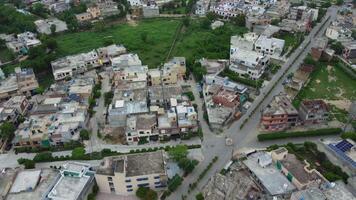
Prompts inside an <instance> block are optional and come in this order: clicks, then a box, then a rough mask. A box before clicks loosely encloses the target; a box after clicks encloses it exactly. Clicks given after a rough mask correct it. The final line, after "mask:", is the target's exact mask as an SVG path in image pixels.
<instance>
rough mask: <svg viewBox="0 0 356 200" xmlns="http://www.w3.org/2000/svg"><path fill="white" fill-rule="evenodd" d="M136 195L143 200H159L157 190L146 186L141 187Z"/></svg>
mask: <svg viewBox="0 0 356 200" xmlns="http://www.w3.org/2000/svg"><path fill="white" fill-rule="evenodd" d="M136 196H137V197H138V198H140V199H142V200H157V198H158V197H157V196H158V195H157V192H156V191H154V190H152V189H150V188H146V187H139V188H138V189H137V191H136Z"/></svg>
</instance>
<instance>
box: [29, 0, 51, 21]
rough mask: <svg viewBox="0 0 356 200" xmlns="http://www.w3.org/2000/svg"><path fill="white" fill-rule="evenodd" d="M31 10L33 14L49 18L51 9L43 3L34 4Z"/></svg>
mask: <svg viewBox="0 0 356 200" xmlns="http://www.w3.org/2000/svg"><path fill="white" fill-rule="evenodd" d="M30 11H31V12H32V13H33V14H35V15H38V16H40V17H43V18H47V16H48V14H49V10H48V9H47V8H46V7H45V6H44V4H42V3H36V4H33V5H32V7H31V9H30Z"/></svg>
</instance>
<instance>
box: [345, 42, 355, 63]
mask: <svg viewBox="0 0 356 200" xmlns="http://www.w3.org/2000/svg"><path fill="white" fill-rule="evenodd" d="M343 46H344V50H343V51H342V56H343V57H344V58H345V59H348V60H355V59H356V41H355V40H354V41H352V42H346V43H343Z"/></svg>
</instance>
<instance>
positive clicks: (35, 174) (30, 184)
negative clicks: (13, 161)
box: [10, 170, 41, 193]
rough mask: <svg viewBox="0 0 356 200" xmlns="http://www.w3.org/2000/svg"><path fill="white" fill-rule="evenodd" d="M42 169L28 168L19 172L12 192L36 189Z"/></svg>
mask: <svg viewBox="0 0 356 200" xmlns="http://www.w3.org/2000/svg"><path fill="white" fill-rule="evenodd" d="M40 174H41V170H26V171H21V172H19V173H18V174H17V176H16V179H15V181H14V183H13V184H12V187H11V190H10V193H18V192H23V191H31V190H34V189H35V188H36V186H37V183H38V180H39V179H40Z"/></svg>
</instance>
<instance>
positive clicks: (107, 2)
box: [96, 0, 120, 17]
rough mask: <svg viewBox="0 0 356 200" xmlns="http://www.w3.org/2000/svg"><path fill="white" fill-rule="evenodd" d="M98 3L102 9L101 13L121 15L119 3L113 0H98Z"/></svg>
mask: <svg viewBox="0 0 356 200" xmlns="http://www.w3.org/2000/svg"><path fill="white" fill-rule="evenodd" d="M96 5H97V6H98V8H99V10H100V15H101V16H103V17H108V16H114V15H119V14H120V10H119V9H118V6H119V4H118V3H117V2H115V1H112V0H97V2H96Z"/></svg>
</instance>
